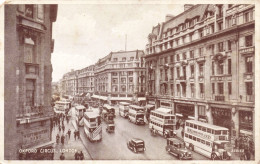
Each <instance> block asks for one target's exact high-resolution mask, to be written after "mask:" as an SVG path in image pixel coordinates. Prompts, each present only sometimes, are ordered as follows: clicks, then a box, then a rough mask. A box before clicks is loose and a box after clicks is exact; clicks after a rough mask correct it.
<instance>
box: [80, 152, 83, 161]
mask: <svg viewBox="0 0 260 164" xmlns="http://www.w3.org/2000/svg"><path fill="white" fill-rule="evenodd" d="M79 159H80V160H84V154H83V152H82V151H80V154H79Z"/></svg>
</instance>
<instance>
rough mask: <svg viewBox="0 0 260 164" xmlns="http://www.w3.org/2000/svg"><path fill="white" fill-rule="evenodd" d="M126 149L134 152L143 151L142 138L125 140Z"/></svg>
mask: <svg viewBox="0 0 260 164" xmlns="http://www.w3.org/2000/svg"><path fill="white" fill-rule="evenodd" d="M127 147H128V149H130V150H132V151H134V152H135V153H138V152H144V151H145V143H144V140H142V139H139V138H133V139H131V140H130V141H128V142H127Z"/></svg>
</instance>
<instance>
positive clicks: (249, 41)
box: [245, 35, 253, 47]
mask: <svg viewBox="0 0 260 164" xmlns="http://www.w3.org/2000/svg"><path fill="white" fill-rule="evenodd" d="M245 40H246V47H249V46H253V36H252V35H248V36H246V37H245Z"/></svg>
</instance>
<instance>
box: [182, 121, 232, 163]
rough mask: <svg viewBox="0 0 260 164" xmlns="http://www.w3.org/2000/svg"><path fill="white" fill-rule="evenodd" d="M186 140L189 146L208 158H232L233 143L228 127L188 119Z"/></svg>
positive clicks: (185, 129) (185, 133) (185, 131)
mask: <svg viewBox="0 0 260 164" xmlns="http://www.w3.org/2000/svg"><path fill="white" fill-rule="evenodd" d="M184 142H185V145H186V146H187V147H189V148H190V149H191V150H194V151H196V152H198V153H200V154H202V155H204V156H206V157H208V158H211V159H213V160H215V159H221V160H222V159H230V158H231V147H232V146H231V144H230V141H229V134H228V129H227V128H225V127H220V126H216V125H211V124H208V123H204V122H200V121H195V120H186V122H185V128H184Z"/></svg>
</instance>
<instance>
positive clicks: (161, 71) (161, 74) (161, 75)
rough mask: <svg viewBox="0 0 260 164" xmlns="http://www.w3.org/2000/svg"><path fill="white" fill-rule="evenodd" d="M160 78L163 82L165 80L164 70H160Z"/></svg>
mask: <svg viewBox="0 0 260 164" xmlns="http://www.w3.org/2000/svg"><path fill="white" fill-rule="evenodd" d="M160 78H161V80H162V78H163V70H162V69H161V70H160Z"/></svg>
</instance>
